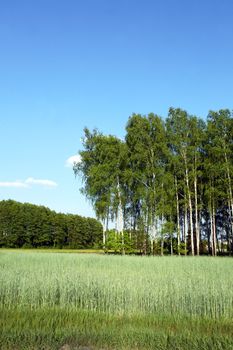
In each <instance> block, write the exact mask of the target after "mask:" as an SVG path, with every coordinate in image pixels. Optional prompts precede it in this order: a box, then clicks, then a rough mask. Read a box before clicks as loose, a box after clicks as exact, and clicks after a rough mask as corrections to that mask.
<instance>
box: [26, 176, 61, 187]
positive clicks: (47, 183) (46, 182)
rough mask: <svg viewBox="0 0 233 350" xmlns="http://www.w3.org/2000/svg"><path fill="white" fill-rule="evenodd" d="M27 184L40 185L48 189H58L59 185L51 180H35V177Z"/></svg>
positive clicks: (29, 179) (30, 178)
mask: <svg viewBox="0 0 233 350" xmlns="http://www.w3.org/2000/svg"><path fill="white" fill-rule="evenodd" d="M25 184H27V185H40V186H46V187H56V186H57V183H56V182H54V181H51V180H43V179H34V178H33V177H29V178H28V179H27V180H26V181H25Z"/></svg>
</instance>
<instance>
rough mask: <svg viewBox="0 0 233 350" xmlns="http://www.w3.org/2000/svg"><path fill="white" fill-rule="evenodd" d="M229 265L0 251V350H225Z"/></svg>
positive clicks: (231, 296)
mask: <svg viewBox="0 0 233 350" xmlns="http://www.w3.org/2000/svg"><path fill="white" fill-rule="evenodd" d="M232 320H233V259H231V258H210V257H200V258H197V257H194V258H192V257H163V258H161V257H133V256H131V257H129V256H107V255H97V254H92V255H91V254H70V253H67V254H60V253H56V254H51V253H49V252H43V253H42V252H37V253H34V252H33V251H27V252H25V251H23V250H20V251H19V250H18V251H14V252H12V251H8V250H1V251H0V329H1V330H2V332H0V348H1V349H3V350H5V349H17V350H18V349H19V350H21V349H60V348H61V347H62V346H63V345H64V344H69V345H70V347H71V349H78V347H79V346H81V345H83V346H84V345H85V346H88V347H90V348H93V349H135V350H136V349H161V350H164V349H166V350H168V349H169V350H171V349H177V350H178V349H180V350H192V349H203V350H206V349H209V350H221V349H226V350H231V349H233V321H232Z"/></svg>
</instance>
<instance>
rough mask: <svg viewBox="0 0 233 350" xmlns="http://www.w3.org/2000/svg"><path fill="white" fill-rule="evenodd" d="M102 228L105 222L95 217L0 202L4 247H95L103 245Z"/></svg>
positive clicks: (0, 232)
mask: <svg viewBox="0 0 233 350" xmlns="http://www.w3.org/2000/svg"><path fill="white" fill-rule="evenodd" d="M102 231H103V229H102V225H101V223H100V222H98V221H97V220H96V219H93V218H85V217H81V216H79V215H72V214H61V213H56V212H55V211H52V210H50V209H48V208H46V207H44V206H37V205H33V204H29V203H24V204H23V203H19V202H16V201H13V200H7V201H4V200H3V201H0V247H12V248H21V247H24V248H37V247H54V248H55V247H56V248H79V249H82V248H93V247H97V246H99V244H101V241H102Z"/></svg>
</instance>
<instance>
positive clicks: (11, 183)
mask: <svg viewBox="0 0 233 350" xmlns="http://www.w3.org/2000/svg"><path fill="white" fill-rule="evenodd" d="M0 187H14V188H22V187H23V188H25V187H28V185H27V184H26V183H25V182H23V181H19V180H17V181H5V182H0Z"/></svg>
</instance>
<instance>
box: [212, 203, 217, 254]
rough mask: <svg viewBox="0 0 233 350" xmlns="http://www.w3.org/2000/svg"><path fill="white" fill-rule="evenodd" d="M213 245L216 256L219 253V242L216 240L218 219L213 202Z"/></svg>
mask: <svg viewBox="0 0 233 350" xmlns="http://www.w3.org/2000/svg"><path fill="white" fill-rule="evenodd" d="M212 221H213V246H214V254H213V255H214V256H216V255H217V242H216V239H217V237H216V220H215V206H214V203H213V220H212Z"/></svg>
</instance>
